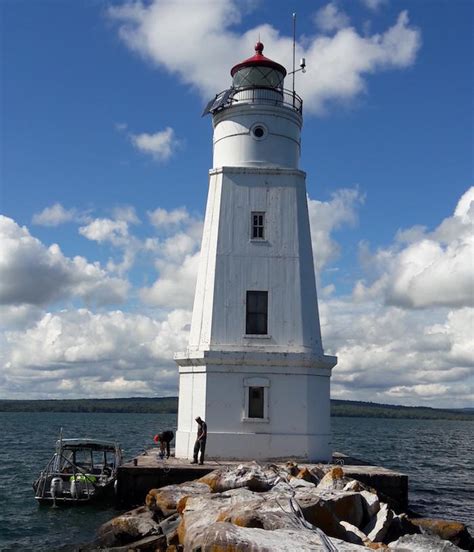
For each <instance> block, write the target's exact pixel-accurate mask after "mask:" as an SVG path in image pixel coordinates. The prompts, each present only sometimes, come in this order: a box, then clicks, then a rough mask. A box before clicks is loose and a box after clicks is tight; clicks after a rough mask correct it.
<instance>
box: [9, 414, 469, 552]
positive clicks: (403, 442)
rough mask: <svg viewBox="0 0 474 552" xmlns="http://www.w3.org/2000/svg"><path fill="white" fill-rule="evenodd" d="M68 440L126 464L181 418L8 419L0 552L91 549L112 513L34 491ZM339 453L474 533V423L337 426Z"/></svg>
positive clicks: (364, 421)
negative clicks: (107, 450)
mask: <svg viewBox="0 0 474 552" xmlns="http://www.w3.org/2000/svg"><path fill="white" fill-rule="evenodd" d="M61 426H62V427H64V437H86V436H89V437H100V438H103V439H111V440H118V441H120V442H121V444H122V447H123V449H124V456H125V458H131V457H132V456H134V455H135V454H137V453H139V452H140V451H142V450H143V449H145V448H148V447H149V446H151V445H152V444H153V443H152V437H153V435H155V433H157V432H158V431H159V430H162V429H165V428H173V429H174V428H175V426H176V416H175V415H157V414H101V413H94V414H89V413H87V414H78V413H49V412H48V413H36V412H35V413H27V412H11V413H10V412H9V413H5V412H0V428H1V429H0V435H1V444H2V447H1V449H0V550H1V551H2V552H3V551H5V552H6V551H30V550H35V552H56V551H57V552H59V551H64V552H66V551H68V552H70V551H72V550H74V549H75V548H76V546H75V545H77V544H79V543H84V542H88V541H90V540H91V539H92V538H93V537H94V533H95V530H96V529H97V528H98V527H99V526H100V525H101V524H102V523H104V522H105V521H107V520H108V519H110V518H111V517H113V516H114V515H116V514H117V512H116V511H115V510H114V509H113V508H111V507H93V506H87V507H74V508H57V509H54V508H51V507H48V506H38V505H37V503H36V501H35V500H34V494H33V489H32V487H31V484H32V482H33V480H34V479H35V478H36V476H37V475H38V473H39V472H40V471H41V469H42V468H43V467H44V466H45V465H46V463H47V461H48V460H49V458H50V456H51V455H52V452H53V448H54V443H55V441H56V439H57V437H58V434H59V428H60V427H61ZM332 426H333V443H334V449H335V450H337V451H339V452H344V453H345V454H349V455H352V456H355V457H358V458H361V459H364V460H367V461H370V462H371V463H374V464H377V465H381V466H384V467H387V468H392V469H395V470H400V471H402V472H404V473H407V474H408V476H409V481H410V507H411V508H412V509H413V510H415V511H418V512H420V513H421V514H423V515H426V516H432V517H443V518H450V519H455V520H458V521H462V522H464V523H466V524H467V525H468V526H469V527H470V530H471V533H472V532H473V531H474V503H473V497H474V423H472V422H462V421H444V420H441V421H440V420H387V419H376V418H333V420H332Z"/></svg>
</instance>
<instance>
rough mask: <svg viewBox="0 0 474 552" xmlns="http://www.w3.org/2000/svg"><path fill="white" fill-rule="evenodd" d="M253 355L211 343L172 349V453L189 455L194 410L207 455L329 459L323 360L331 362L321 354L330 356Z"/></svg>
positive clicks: (326, 372)
mask: <svg viewBox="0 0 474 552" xmlns="http://www.w3.org/2000/svg"><path fill="white" fill-rule="evenodd" d="M252 356H254V357H256V358H254V359H252V358H251V357H252ZM219 357H220V358H219ZM258 357H259V355H258V354H256V353H253V354H252V353H249V354H244V355H243V354H242V353H230V352H228V353H222V352H220V353H217V354H213V353H212V352H210V351H208V352H204V353H203V352H197V353H196V354H195V355H190V354H189V352H188V353H187V354H186V355H182V356H181V355H177V356H176V360H177V362H178V364H179V365H180V368H179V371H180V390H179V396H180V400H179V413H178V417H179V427H178V431H177V434H176V456H177V457H178V458H192V453H193V447H194V442H195V439H196V435H197V424H196V422H195V418H196V417H197V416H201V417H202V418H204V417H205V420H206V422H207V425H208V437H207V445H206V458H208V459H211V458H212V459H216V460H289V459H297V460H300V461H303V460H305V461H328V460H330V459H331V456H332V448H331V442H330V440H331V432H330V400H329V381H330V372H331V369H330V367H329V366H328V364H329V365H332V362H331V363H329V362H328V361H329V360H330V359H332V357H328V356H322V357H319V358H318V357H315V356H312V355H304V354H282V353H272V354H266V355H265V354H264V355H261V356H260V358H258ZM253 362H255V363H256V362H260V363H261V364H260V365H257V364H253ZM298 362H299V363H300V364H299V365H298ZM267 363H271V366H270V365H268V364H267ZM185 398H186V399H185ZM183 399H185V400H183Z"/></svg>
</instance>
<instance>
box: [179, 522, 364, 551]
mask: <svg viewBox="0 0 474 552" xmlns="http://www.w3.org/2000/svg"><path fill="white" fill-rule="evenodd" d="M328 540H329V541H330V543H331V544H332V545H333V546H334V547H335V548H336V549H337V550H338V552H349V551H351V552H354V551H358V550H359V549H360V550H364V548H363V547H360V546H357V545H354V544H349V543H346V542H343V541H340V540H336V539H328ZM182 544H183V545H184V550H201V551H202V552H211V551H212V552H220V551H227V550H229V551H230V550H231V551H232V552H248V551H249V550H251V551H252V552H269V551H270V550H271V551H272V552H288V551H289V550H298V552H326V551H327V547H325V546H324V545H323V542H322V540H321V537H320V536H319V535H318V533H316V532H314V531H311V530H309V529H304V528H299V529H276V530H274V531H266V530H264V529H259V528H253V529H250V528H248V527H239V526H236V525H233V524H232V523H226V522H217V523H213V524H212V525H208V526H206V527H203V528H202V529H200V530H199V531H196V530H195V529H194V528H193V527H189V529H188V531H187V534H186V539H185V541H184V542H183V543H182Z"/></svg>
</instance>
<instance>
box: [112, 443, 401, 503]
mask: <svg viewBox="0 0 474 552" xmlns="http://www.w3.org/2000/svg"><path fill="white" fill-rule="evenodd" d="M288 461H292V459H291V458H289V459H288ZM241 463H242V461H238V460H234V461H226V462H225V463H224V462H217V461H215V460H206V462H205V464H204V465H203V466H200V465H196V464H190V462H189V460H184V459H181V458H175V457H174V456H171V458H169V459H168V460H166V459H165V460H161V459H160V457H159V456H158V449H149V450H147V451H145V452H144V453H143V454H141V455H139V456H136V457H135V458H133V459H132V460H131V461H130V462H126V463H125V464H123V465H122V466H120V468H119V469H118V475H117V498H118V504H119V506H121V507H126V508H128V507H131V506H136V505H142V504H143V503H144V501H145V497H146V495H147V493H148V491H149V490H150V489H157V488H160V487H164V486H166V485H172V484H177V483H184V482H185V481H193V480H195V479H199V478H200V477H202V476H203V475H206V474H207V473H209V472H211V471H213V470H215V469H217V468H221V467H223V466H235V465H239V464H241ZM276 464H278V463H276ZM281 465H284V463H283V462H282V463H281ZM298 465H299V466H300V467H301V468H303V467H308V468H311V464H305V463H298ZM332 465H341V466H342V467H343V469H344V473H345V475H346V476H347V477H349V478H354V479H357V480H359V481H361V482H362V483H365V484H366V485H369V486H371V487H373V488H374V489H376V490H377V491H378V492H380V493H382V494H383V495H385V496H386V497H387V498H389V499H392V500H393V501H394V502H395V503H396V504H398V505H399V507H400V508H401V509H403V510H405V509H406V508H407V506H408V476H407V475H405V474H403V473H400V472H396V471H393V470H389V469H387V468H383V467H380V466H372V465H370V464H367V463H366V462H363V461H362V460H358V459H356V458H351V457H349V456H346V455H344V454H342V453H337V452H336V453H334V454H333V460H332Z"/></svg>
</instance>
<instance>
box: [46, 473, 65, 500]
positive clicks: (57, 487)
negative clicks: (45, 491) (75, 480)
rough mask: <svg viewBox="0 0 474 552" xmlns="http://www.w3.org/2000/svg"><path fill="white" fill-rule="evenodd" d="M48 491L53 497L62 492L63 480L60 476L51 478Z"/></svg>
mask: <svg viewBox="0 0 474 552" xmlns="http://www.w3.org/2000/svg"><path fill="white" fill-rule="evenodd" d="M49 491H50V493H51V496H52V497H53V498H56V497H57V496H61V495H62V494H63V480H62V479H61V478H60V477H53V479H51V485H50V486H49Z"/></svg>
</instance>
